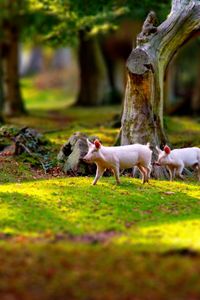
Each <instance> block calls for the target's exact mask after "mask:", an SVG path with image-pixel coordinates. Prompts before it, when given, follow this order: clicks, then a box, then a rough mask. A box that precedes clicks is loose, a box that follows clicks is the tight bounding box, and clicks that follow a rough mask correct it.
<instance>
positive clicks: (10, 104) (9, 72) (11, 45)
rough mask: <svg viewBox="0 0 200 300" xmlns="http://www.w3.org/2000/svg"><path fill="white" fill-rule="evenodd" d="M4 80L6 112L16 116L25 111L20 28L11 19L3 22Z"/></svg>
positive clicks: (8, 114)
mask: <svg viewBox="0 0 200 300" xmlns="http://www.w3.org/2000/svg"><path fill="white" fill-rule="evenodd" d="M2 27H3V41H2V71H3V74H2V80H3V93H4V114H5V115H7V116H16V115H20V114H23V113H25V107H24V104H23V101H22V96H21V91H20V83H19V70H18V69H19V65H18V58H19V52H18V45H19V32H18V28H17V27H16V26H14V25H13V24H12V22H11V21H7V22H4V23H3V26H2Z"/></svg>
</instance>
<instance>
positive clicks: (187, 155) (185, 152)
mask: <svg viewBox="0 0 200 300" xmlns="http://www.w3.org/2000/svg"><path fill="white" fill-rule="evenodd" d="M156 149H157V151H158V160H157V162H156V164H157V165H160V166H166V167H167V169H168V171H169V175H170V180H171V181H172V180H173V178H174V177H175V175H176V176H178V177H180V178H181V179H183V175H182V172H183V169H184V168H185V167H186V168H187V167H192V168H195V169H197V171H198V179H199V180H200V148H198V147H191V148H182V149H174V150H171V149H170V147H169V146H167V145H166V146H165V147H164V150H163V151H162V150H161V149H159V148H158V147H156Z"/></svg>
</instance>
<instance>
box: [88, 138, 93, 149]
mask: <svg viewBox="0 0 200 300" xmlns="http://www.w3.org/2000/svg"><path fill="white" fill-rule="evenodd" d="M87 144H88V147H90V146H91V145H93V144H92V143H91V142H90V141H89V140H88V139H87Z"/></svg>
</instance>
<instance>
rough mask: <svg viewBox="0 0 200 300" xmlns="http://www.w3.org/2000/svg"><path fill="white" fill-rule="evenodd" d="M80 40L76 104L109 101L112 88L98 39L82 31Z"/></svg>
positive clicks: (87, 104) (99, 103) (98, 103)
mask: <svg viewBox="0 0 200 300" xmlns="http://www.w3.org/2000/svg"><path fill="white" fill-rule="evenodd" d="M79 41H80V43H79V69H80V89H79V93H78V98H77V102H76V105H80V106H98V105H102V104H106V103H109V97H110V92H111V89H110V85H109V80H108V75H107V70H106V66H105V62H104V59H103V55H102V52H101V49H100V46H99V42H98V39H97V38H87V37H86V34H85V32H84V31H82V32H80V39H79Z"/></svg>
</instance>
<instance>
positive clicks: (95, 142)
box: [94, 140, 101, 149]
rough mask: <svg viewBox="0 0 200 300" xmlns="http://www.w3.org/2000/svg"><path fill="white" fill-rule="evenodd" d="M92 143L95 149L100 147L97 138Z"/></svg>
mask: <svg viewBox="0 0 200 300" xmlns="http://www.w3.org/2000/svg"><path fill="white" fill-rule="evenodd" d="M94 145H95V147H96V148H97V149H100V148H101V143H100V142H99V140H95V141H94Z"/></svg>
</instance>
